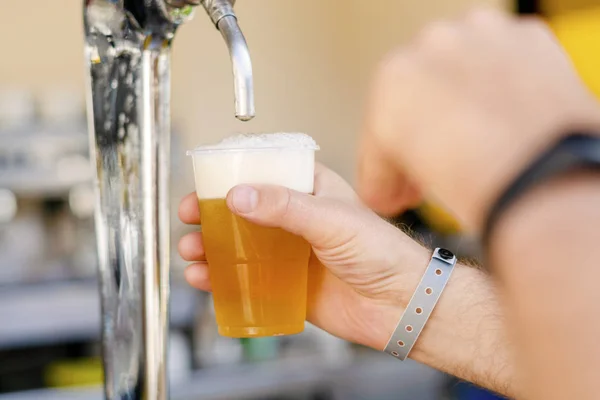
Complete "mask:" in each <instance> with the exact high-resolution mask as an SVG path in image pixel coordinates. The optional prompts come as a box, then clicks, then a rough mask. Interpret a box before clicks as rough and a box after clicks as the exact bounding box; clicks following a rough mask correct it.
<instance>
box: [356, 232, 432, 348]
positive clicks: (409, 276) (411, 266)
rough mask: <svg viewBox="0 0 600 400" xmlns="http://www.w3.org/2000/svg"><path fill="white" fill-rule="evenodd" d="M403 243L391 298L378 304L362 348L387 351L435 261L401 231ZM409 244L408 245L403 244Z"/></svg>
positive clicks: (427, 251) (383, 298)
mask: <svg viewBox="0 0 600 400" xmlns="http://www.w3.org/2000/svg"><path fill="white" fill-rule="evenodd" d="M398 235H399V238H398V240H399V242H400V243H398V246H397V249H398V250H399V251H398V253H397V254H396V257H395V259H396V260H397V262H396V263H395V267H394V271H393V272H391V273H393V274H394V278H393V281H392V283H391V285H390V287H389V290H388V295H386V296H385V297H382V299H380V300H378V303H379V304H378V307H377V312H376V313H375V315H374V317H375V320H374V321H373V325H371V326H365V327H364V329H363V330H364V331H365V332H363V335H362V336H363V337H364V338H365V340H364V341H363V342H362V344H364V345H366V346H368V347H371V348H373V349H375V350H378V351H381V350H383V349H384V348H385V346H386V344H387V342H388V340H389V339H390V337H391V335H392V333H393V332H394V329H395V328H396V325H397V324H398V321H399V320H400V318H401V316H402V314H403V313H404V310H405V309H406V306H407V305H408V303H409V302H410V299H411V297H412V295H413V293H414V291H415V289H416V288H417V286H418V285H419V282H420V280H421V278H422V276H423V273H424V272H425V270H426V268H427V265H428V263H429V261H430V259H431V254H432V251H431V250H429V249H427V248H426V247H423V246H421V245H420V244H419V243H418V242H416V241H414V240H413V239H411V238H410V237H408V236H406V235H405V234H404V233H402V232H401V231H398ZM402 242H406V243H402Z"/></svg>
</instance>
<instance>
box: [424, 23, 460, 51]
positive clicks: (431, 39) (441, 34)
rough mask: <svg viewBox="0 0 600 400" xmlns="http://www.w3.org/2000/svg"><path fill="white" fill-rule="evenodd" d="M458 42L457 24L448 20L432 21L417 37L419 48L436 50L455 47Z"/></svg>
mask: <svg viewBox="0 0 600 400" xmlns="http://www.w3.org/2000/svg"><path fill="white" fill-rule="evenodd" d="M459 42H460V32H459V28H458V26H456V25H455V24H453V23H451V22H448V21H438V22H433V23H431V24H429V25H428V26H426V27H425V28H424V29H423V30H422V31H421V33H420V35H419V36H418V38H417V44H418V45H419V46H420V49H421V50H425V51H433V52H437V51H440V50H449V49H452V48H455V47H456V46H457V45H458V44H459Z"/></svg>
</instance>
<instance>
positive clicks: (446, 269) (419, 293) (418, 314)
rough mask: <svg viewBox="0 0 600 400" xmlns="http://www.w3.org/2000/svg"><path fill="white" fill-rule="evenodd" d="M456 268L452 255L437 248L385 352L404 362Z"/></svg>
mask: <svg viewBox="0 0 600 400" xmlns="http://www.w3.org/2000/svg"><path fill="white" fill-rule="evenodd" d="M455 265H456V256H455V255H454V254H452V252H450V251H448V250H446V249H441V248H436V249H435V250H434V251H433V255H432V256H431V261H430V262H429V265H428V266H427V270H426V271H425V274H424V275H423V278H421V282H420V283H419V286H417V290H415V293H414V294H413V296H412V298H411V299H410V301H409V303H408V306H407V307H406V310H405V311H404V314H402V317H401V318H400V322H398V325H397V326H396V329H395V330H394V333H392V337H391V338H390V340H389V341H388V343H387V345H386V346H385V349H384V350H383V351H384V352H386V353H388V354H390V355H392V356H393V357H396V358H397V359H399V360H401V361H404V360H405V359H406V357H408V354H409V353H410V351H411V349H412V348H413V346H414V345H415V343H416V341H417V339H418V338H419V335H420V334H421V331H422V330H423V327H424V326H425V324H426V323H427V320H428V319H429V316H430V315H431V313H432V312H433V309H434V308H435V305H436V304H437V302H438V300H439V298H440V296H441V295H442V292H443V291H444V288H445V287H446V284H447V283H448V280H449V279H450V275H451V274H452V271H453V270H454V266H455Z"/></svg>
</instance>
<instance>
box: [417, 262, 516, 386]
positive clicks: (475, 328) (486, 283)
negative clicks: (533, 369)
mask: <svg viewBox="0 0 600 400" xmlns="http://www.w3.org/2000/svg"><path fill="white" fill-rule="evenodd" d="M511 350H512V346H511V345H510V344H509V340H508V337H507V335H506V329H505V325H504V316H503V313H502V310H501V309H500V305H499V299H498V296H497V294H496V289H495V287H494V285H493V283H492V281H491V279H490V277H489V276H488V275H486V274H485V273H484V272H482V271H479V270H477V269H475V268H472V267H469V266H465V265H457V266H456V268H455V271H454V273H453V274H452V277H451V278H450V281H449V282H448V285H447V286H446V289H445V290H444V293H442V296H441V298H440V300H439V303H438V304H437V306H436V308H435V310H434V312H433V313H432V315H431V318H430V319H429V321H428V322H427V324H426V325H425V328H424V329H423V332H422V333H421V336H420V337H419V339H418V341H417V343H416V344H415V347H414V348H413V350H412V351H411V354H410V357H411V358H413V359H414V360H416V361H419V362H422V363H424V364H427V365H429V366H431V367H433V368H436V369H439V370H441V371H444V372H447V373H449V374H451V375H454V376H457V377H459V378H461V379H465V380H467V381H470V382H473V383H475V384H478V385H480V386H483V387H486V388H488V389H491V390H494V391H496V392H498V393H501V394H504V395H507V396H511V397H512V396H514V395H515V387H514V381H515V379H514V373H513V367H514V362H513V357H512V353H511Z"/></svg>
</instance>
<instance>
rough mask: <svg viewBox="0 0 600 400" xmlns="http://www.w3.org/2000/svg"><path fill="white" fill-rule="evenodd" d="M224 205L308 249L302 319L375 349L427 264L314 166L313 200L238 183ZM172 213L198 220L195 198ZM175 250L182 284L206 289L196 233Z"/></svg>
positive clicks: (339, 182)
mask: <svg viewBox="0 0 600 400" xmlns="http://www.w3.org/2000/svg"><path fill="white" fill-rule="evenodd" d="M251 199H255V200H256V203H255V204H250V200H251ZM227 204H228V206H229V208H230V209H231V210H232V212H234V213H235V214H238V215H240V216H241V217H243V218H245V219H247V220H249V221H251V222H254V223H256V224H259V225H263V226H273V227H278V228H282V229H285V230H287V231H289V232H292V233H294V234H296V235H299V236H302V237H304V239H306V240H307V241H308V242H309V243H310V244H311V246H312V249H313V255H312V257H311V260H310V265H309V286H310V287H309V290H308V294H309V298H308V310H307V318H308V320H309V321H310V322H312V323H313V324H315V325H316V326H319V327H321V328H322V329H325V330H326V331H328V332H330V333H332V334H334V335H337V336H339V337H342V338H344V339H347V340H351V341H353V342H356V343H360V344H363V345H366V346H370V347H373V348H376V349H378V350H381V349H383V347H384V346H385V344H386V342H387V340H388V338H389V336H390V334H391V332H392V331H393V329H394V327H395V324H396V323H397V321H398V319H399V318H400V315H401V314H402V310H403V307H404V306H405V305H406V304H407V303H408V301H409V300H410V296H411V294H412V290H414V288H415V287H416V285H417V283H418V281H419V279H420V277H421V274H422V272H423V270H424V268H425V267H426V266H427V261H428V258H429V256H430V254H429V251H428V250H427V249H425V248H424V247H422V246H421V245H419V244H418V243H416V242H415V241H413V240H412V239H411V238H409V237H408V236H407V235H405V234H404V233H403V232H402V231H400V230H398V229H396V228H395V227H394V226H392V225H390V224H389V223H387V222H386V221H384V220H383V219H381V218H379V217H378V216H377V215H376V214H375V213H373V212H372V211H371V210H369V209H367V208H366V207H365V206H363V205H362V204H361V203H360V202H359V200H358V197H357V196H356V193H355V192H354V191H353V190H352V188H351V187H350V186H349V185H348V184H347V183H346V182H345V181H344V180H343V179H342V178H340V177H339V176H338V175H337V174H335V173H334V172H332V171H331V170H329V169H327V168H325V167H323V166H322V165H317V166H316V171H315V194H314V196H312V195H308V194H304V193H298V192H294V191H291V190H289V189H286V188H283V187H277V186H265V185H253V186H248V185H244V186H238V187H236V188H234V189H232V190H231V192H230V193H229V195H228V197H227ZM179 216H180V219H181V220H182V221H183V222H185V223H189V224H199V223H200V222H201V216H200V213H199V211H198V202H197V199H196V195H195V193H192V194H190V195H189V196H187V197H185V198H184V199H183V201H182V202H181V206H180V208H179ZM179 252H180V254H181V256H182V257H183V258H184V259H185V260H187V261H195V262H196V263H195V264H192V265H191V266H190V267H188V269H187V270H186V278H187V280H188V282H189V283H190V284H191V285H192V286H194V287H196V288H198V289H201V290H210V289H211V287H210V280H209V276H208V266H207V264H206V256H205V254H204V249H203V241H202V234H201V233H199V232H195V233H191V234H189V235H186V236H184V237H183V238H182V239H181V241H180V243H179Z"/></svg>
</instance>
